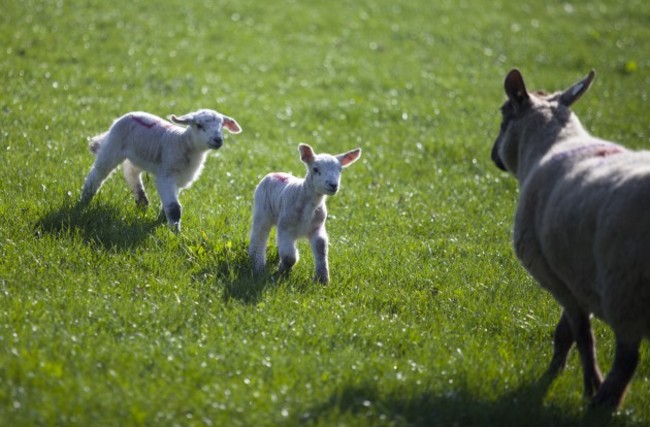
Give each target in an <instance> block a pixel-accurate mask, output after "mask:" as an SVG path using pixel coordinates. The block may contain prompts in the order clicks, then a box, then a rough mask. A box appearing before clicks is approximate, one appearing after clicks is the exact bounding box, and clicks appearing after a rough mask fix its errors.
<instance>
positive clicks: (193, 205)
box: [0, 0, 650, 426]
mask: <svg viewBox="0 0 650 427" xmlns="http://www.w3.org/2000/svg"><path fill="white" fill-rule="evenodd" d="M648 40H650V9H649V8H648V6H647V4H646V2H645V0H630V1H626V2H621V1H615V0H603V1H597V2H583V1H578V2H574V3H559V2H537V1H525V2H514V1H513V2H508V1H499V0H497V1H494V2H483V1H479V0H466V1H461V2H456V1H451V0H442V1H435V2H430V1H424V0H416V1H400V0H398V1H395V0H365V1H360V2H345V3H341V4H336V3H332V2H326V1H320V0H319V1H311V2H300V1H291V0H286V1H285V0H283V1H280V2H266V1H261V0H242V1H238V2H225V1H216V2H215V1H175V0H174V1H166V2H145V3H143V2H139V1H122V0H116V1H112V2H105V1H89V2H81V1H76V0H75V1H68V2H49V1H23V2H17V1H14V2H9V4H5V5H3V10H2V14H1V15H0V75H1V76H2V79H3V84H2V85H1V86H0V117H1V120H0V142H1V143H0V149H1V150H2V156H0V164H1V167H0V218H2V225H1V226H0V420H1V423H2V424H4V425H84V426H86V425H94V426H96V425H215V426H219V425H260V426H261V425H349V426H352V425H354V426H358V425H369V426H370V425H373V426H374V425H395V426H405V425H423V426H424V425H450V426H451V425H459V426H460V425H462V426H467V425H477V426H483V425H494V426H496V425H523V424H526V425H539V426H550V425H554V426H558V425H559V426H562V425H567V426H568V425H575V424H579V423H585V424H590V423H593V422H594V420H589V419H587V420H585V419H584V416H585V411H584V407H585V405H584V401H583V400H582V397H581V389H582V385H581V384H582V380H581V371H580V366H579V361H578V358H577V356H576V354H575V352H574V353H572V355H571V358H570V361H569V366H568V368H567V370H566V371H565V372H564V373H563V374H562V375H561V376H560V377H559V378H558V379H557V380H556V381H555V382H554V383H553V384H552V385H551V386H550V387H549V388H548V390H546V387H545V386H544V384H542V383H540V382H538V379H539V378H540V377H541V375H542V373H543V372H544V369H545V367H546V365H547V363H548V361H549V360H550V357H551V353H552V345H551V333H552V330H553V326H554V324H555V322H556V320H557V319H558V317H559V308H558V306H557V304H556V303H555V302H554V301H553V300H552V298H551V297H550V296H549V295H548V294H547V293H545V292H544V291H542V290H540V289H539V288H538V287H537V286H536V285H535V283H534V282H533V281H532V280H531V279H530V278H529V276H528V275H527V274H526V273H525V271H524V270H523V269H522V268H521V267H520V266H519V264H518V263H517V261H516V260H515V258H514V255H513V254H512V250H511V247H510V242H509V235H510V228H511V222H512V213H513V210H514V205H515V201H516V197H517V189H516V183H515V182H514V179H513V178H511V177H509V176H507V175H505V174H502V173H500V172H499V171H498V170H497V169H496V168H495V167H494V166H493V165H492V164H491V162H490V159H489V153H490V149H491V143H492V141H493V139H494V137H496V133H497V130H498V126H499V120H500V117H499V111H498V109H499V107H500V104H501V102H502V100H503V98H504V95H503V89H502V82H503V77H504V76H505V73H506V72H507V70H508V69H509V68H511V67H514V66H517V67H519V68H520V69H521V70H522V71H523V73H524V76H525V78H526V79H527V83H528V85H529V87H530V88H531V89H532V88H545V89H549V90H555V89H562V88H564V87H567V86H568V85H569V84H571V83H573V82H574V81H577V80H578V79H579V78H581V77H582V76H584V75H585V74H586V73H587V72H588V71H589V70H590V69H591V68H595V69H596V70H597V73H598V74H597V80H596V82H595V84H594V85H593V87H592V89H591V91H590V92H589V93H588V94H587V95H586V96H585V97H584V98H583V99H582V100H581V101H580V102H579V103H578V105H576V106H575V111H576V112H577V114H578V115H579V116H580V117H581V119H582V120H583V122H584V124H585V125H586V126H587V127H588V128H589V129H590V130H592V131H593V133H595V134H597V135H599V136H601V137H603V138H609V139H613V140H617V141H620V142H622V143H625V144H626V145H628V146H630V147H634V148H643V147H646V148H647V142H648V139H649V136H650V135H649V129H648V125H647V118H648V116H649V115H650V106H649V104H648V97H649V92H648V88H649V87H650V85H649V83H650V77H649V76H650V74H649V72H648V70H649V69H650V68H649V66H650V63H649V62H648V58H649V57H650V55H649V54H650V49H649V45H648ZM198 108H214V109H218V110H220V111H222V112H224V113H226V114H229V115H232V116H233V117H235V118H236V119H237V120H238V121H239V123H240V124H241V125H242V127H243V128H244V132H243V133H242V134H240V135H236V136H232V135H231V136H229V137H228V138H227V140H226V143H225V145H224V147H223V148H222V149H221V150H220V151H218V152H216V153H214V154H212V155H211V156H210V158H209V159H208V162H207V165H206V168H205V170H204V173H203V175H202V177H201V179H200V180H199V181H198V182H197V183H196V184H195V185H194V186H193V187H192V188H191V189H189V190H187V191H185V192H184V193H183V194H182V195H181V203H182V204H183V206H184V216H183V232H182V233H181V234H180V235H173V234H172V233H171V232H170V231H169V230H167V229H166V228H165V227H164V226H161V225H160V224H159V223H158V222H157V221H156V215H157V212H156V210H155V209H151V210H149V211H148V212H145V213H143V212H140V211H138V210H137V209H136V207H135V204H134V203H133V201H132V199H131V198H130V194H129V191H128V190H127V188H126V185H125V184H124V182H123V179H122V177H121V176H120V174H119V173H118V174H115V176H113V177H112V178H111V179H110V180H109V181H108V182H107V183H106V184H105V185H104V187H103V188H102V190H101V191H100V193H99V194H98V196H97V198H96V199H95V200H93V202H92V204H91V206H90V207H89V209H87V210H86V211H83V212H80V211H78V210H77V209H75V208H74V203H75V201H76V199H77V198H78V197H79V194H80V188H81V186H82V183H83V179H84V176H85V174H86V173H87V172H88V170H89V168H90V165H91V163H92V160H93V159H92V156H91V155H90V153H89V152H88V150H87V148H86V140H87V138H88V137H89V136H92V135H94V134H96V133H99V132H102V131H104V130H106V129H107V127H108V126H109V125H110V123H111V121H112V120H113V119H114V118H116V117H118V116H119V115H121V114H123V113H125V112H128V111H131V110H145V111H149V112H152V113H155V114H158V115H161V116H167V115H169V114H171V113H176V114H183V113H186V112H189V111H193V110H195V109H198ZM299 142H307V143H310V144H312V145H313V146H314V147H315V149H316V150H317V151H326V152H331V153H337V152H342V151H346V150H349V149H351V148H354V147H357V146H360V147H362V148H363V156H362V159H361V161H359V162H357V163H355V164H354V165H353V166H352V167H350V168H349V169H347V170H346V171H345V173H344V175H343V189H342V191H341V193H340V194H339V195H337V196H336V197H334V198H331V199H330V200H329V203H328V207H329V210H330V214H331V216H330V218H329V221H328V229H329V233H330V238H331V246H330V263H331V270H332V282H331V283H330V284H329V285H328V286H326V287H322V286H320V285H316V284H314V283H312V282H311V277H312V275H313V265H312V258H311V255H310V253H309V247H308V245H307V244H305V243H303V244H301V245H300V250H301V257H302V259H301V261H300V263H299V264H298V265H297V266H296V268H295V270H294V271H293V273H292V274H291V276H290V277H288V278H282V279H273V278H272V277H267V278H265V279H263V280H253V279H252V278H251V276H250V273H249V264H248V260H247V256H246V245H247V240H248V230H249V226H250V218H251V215H250V212H251V199H252V192H253V189H254V188H255V185H256V184H257V182H258V181H259V179H260V178H261V177H262V176H263V175H264V174H265V173H266V172H268V171H272V170H282V171H290V172H293V173H296V174H302V173H303V170H304V169H303V165H302V164H301V163H300V161H299V157H298V152H297V144H298V143H299ZM146 181H147V182H146V185H147V186H148V189H149V195H150V197H151V199H152V205H156V204H157V203H158V198H157V195H156V193H155V190H154V187H153V182H152V181H153V180H152V179H151V177H149V178H148V179H147V180H146ZM269 256H270V258H271V260H272V261H274V262H275V261H277V255H276V252H275V249H274V248H273V249H270V251H269ZM595 329H596V335H597V339H598V344H599V347H598V350H599V357H600V359H601V364H602V367H603V368H604V369H605V370H607V369H608V368H609V366H610V365H611V360H612V354H613V339H612V335H611V332H610V330H609V329H608V328H607V327H606V326H605V325H603V324H602V323H600V322H597V321H596V322H595ZM649 361H650V354H649V351H648V346H647V343H644V345H643V346H642V362H641V364H640V366H639V368H638V370H637V373H636V376H635V378H634V381H633V382H632V385H631V391H630V393H629V394H628V396H627V399H626V401H625V404H624V406H623V409H622V410H621V411H620V412H619V413H618V414H616V415H615V416H614V417H613V418H612V419H611V420H609V421H602V420H601V421H602V424H606V423H611V424H612V425H633V426H636V425H638V426H641V425H647V424H648V423H650V382H649V378H650V364H649Z"/></svg>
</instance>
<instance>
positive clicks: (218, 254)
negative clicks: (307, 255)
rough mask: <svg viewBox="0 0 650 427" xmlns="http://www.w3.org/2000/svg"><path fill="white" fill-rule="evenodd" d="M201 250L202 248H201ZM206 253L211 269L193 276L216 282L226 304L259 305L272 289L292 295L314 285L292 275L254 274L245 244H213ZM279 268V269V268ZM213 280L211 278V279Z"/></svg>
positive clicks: (272, 258)
mask: <svg viewBox="0 0 650 427" xmlns="http://www.w3.org/2000/svg"><path fill="white" fill-rule="evenodd" d="M197 248H198V246H197ZM202 251H203V252H204V253H206V254H209V255H207V256H209V257H210V258H211V259H212V260H214V261H213V262H211V263H208V266H206V267H205V268H203V269H202V270H200V271H199V272H197V273H195V274H194V275H193V277H194V280H197V281H203V282H205V281H206V280H213V281H215V282H216V283H217V286H221V287H222V289H223V292H222V299H223V301H224V302H225V303H228V302H230V301H239V302H241V303H244V304H249V305H256V304H258V303H259V302H260V301H261V299H262V296H263V295H264V293H265V292H266V291H268V290H271V289H277V288H280V287H282V288H287V289H290V290H291V291H292V292H304V291H306V290H307V289H309V286H310V285H311V286H313V284H312V283H302V282H299V281H297V280H293V279H292V278H291V275H286V274H278V273H269V272H267V273H263V274H254V273H253V266H252V264H251V261H250V260H249V258H248V244H247V242H245V241H240V242H237V243H234V244H233V243H232V242H231V243H229V244H228V245H227V246H225V247H214V246H211V245H209V247H207V249H206V248H205V247H203V250H202ZM278 262H279V260H278V258H277V255H271V256H270V257H269V259H268V260H267V265H268V266H269V269H270V270H271V271H273V270H274V267H273V266H277V264H278ZM276 269H277V268H276ZM208 278H209V279H208Z"/></svg>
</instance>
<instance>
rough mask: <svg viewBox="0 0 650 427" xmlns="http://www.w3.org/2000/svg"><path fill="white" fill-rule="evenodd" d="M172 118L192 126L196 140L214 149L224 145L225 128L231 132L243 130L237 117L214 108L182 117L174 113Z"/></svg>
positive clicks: (178, 122) (175, 121)
mask: <svg viewBox="0 0 650 427" xmlns="http://www.w3.org/2000/svg"><path fill="white" fill-rule="evenodd" d="M171 120H172V121H173V122H174V123H177V124H182V125H189V126H191V128H192V134H193V137H194V140H195V141H196V142H197V143H199V144H205V145H206V146H207V147H208V148H211V149H214V150H217V149H219V148H221V146H222V145H223V129H224V128H225V129H226V130H228V131H229V132H230V133H239V132H241V127H240V126H239V124H238V123H237V121H236V120H235V119H233V118H231V117H228V116H225V115H223V114H221V113H217V112H216V111H213V110H199V111H197V112H195V113H189V114H186V115H184V116H181V117H176V116H173V115H172V116H171Z"/></svg>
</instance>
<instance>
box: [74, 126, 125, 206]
mask: <svg viewBox="0 0 650 427" xmlns="http://www.w3.org/2000/svg"><path fill="white" fill-rule="evenodd" d="M104 145H105V146H104V147H102V149H101V150H99V152H98V153H97V158H96V159H95V163H94V164H93V166H92V168H91V169H90V172H89V173H88V175H87V176H86V181H85V182H84V186H83V190H82V191H81V200H80V203H81V204H82V205H87V204H88V203H90V200H91V199H92V198H93V196H94V195H95V193H97V191H99V188H100V187H101V186H102V183H103V182H104V181H105V180H106V178H108V176H109V175H110V174H111V172H113V170H114V169H115V168H116V167H118V166H119V164H120V163H122V162H123V161H124V159H125V158H124V156H123V155H122V153H121V152H115V150H114V149H113V144H111V140H110V139H109V140H107V141H105V142H104Z"/></svg>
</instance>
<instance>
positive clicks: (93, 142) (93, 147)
mask: <svg viewBox="0 0 650 427" xmlns="http://www.w3.org/2000/svg"><path fill="white" fill-rule="evenodd" d="M107 133H108V132H104V133H102V134H99V135H96V136H93V137H92V138H90V142H89V143H88V148H89V149H90V152H91V153H93V154H97V152H98V151H99V149H100V148H101V146H102V143H103V142H104V140H105V139H106V134H107Z"/></svg>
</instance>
